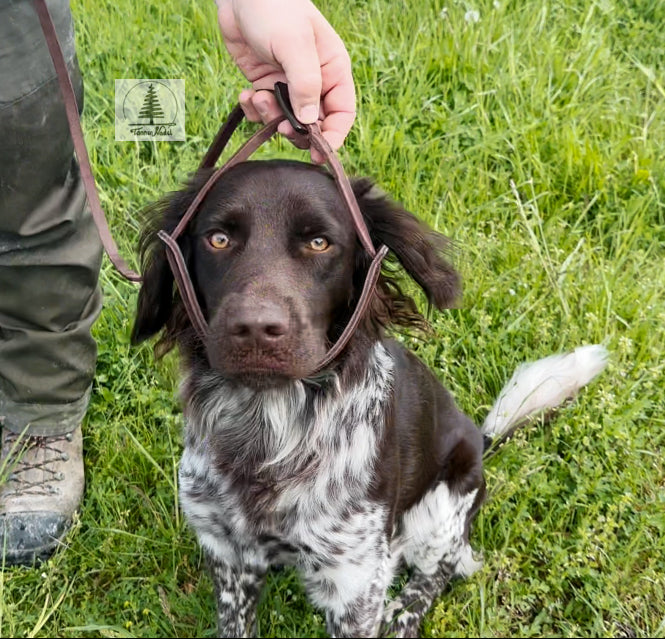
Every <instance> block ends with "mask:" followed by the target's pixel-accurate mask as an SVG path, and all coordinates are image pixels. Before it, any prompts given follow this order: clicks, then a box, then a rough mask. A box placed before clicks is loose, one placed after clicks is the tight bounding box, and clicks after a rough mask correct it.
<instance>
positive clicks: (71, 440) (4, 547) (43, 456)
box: [0, 426, 84, 566]
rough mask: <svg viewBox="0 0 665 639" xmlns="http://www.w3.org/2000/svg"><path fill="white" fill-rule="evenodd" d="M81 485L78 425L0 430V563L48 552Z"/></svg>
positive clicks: (25, 561)
mask: <svg viewBox="0 0 665 639" xmlns="http://www.w3.org/2000/svg"><path fill="white" fill-rule="evenodd" d="M83 484H84V479H83V438H82V435H81V427H80V426H79V427H78V428H77V429H76V430H74V431H72V432H71V433H67V434H66V435H56V436H53V437H31V436H29V435H25V434H23V435H17V434H15V433H12V432H11V431H9V430H8V429H6V428H5V429H3V433H2V454H1V456H0V562H2V560H3V556H4V562H5V564H31V563H33V562H34V560H35V559H45V558H46V557H48V556H49V555H51V554H52V553H53V551H54V550H55V549H56V547H57V546H58V545H59V544H60V540H61V539H62V538H63V537H64V535H65V533H66V532H67V531H68V530H69V528H70V526H71V520H72V515H73V514H74V512H75V511H76V509H77V508H78V505H79V503H80V501H81V497H82V496H83ZM1 565H2V564H1V563H0V566H1Z"/></svg>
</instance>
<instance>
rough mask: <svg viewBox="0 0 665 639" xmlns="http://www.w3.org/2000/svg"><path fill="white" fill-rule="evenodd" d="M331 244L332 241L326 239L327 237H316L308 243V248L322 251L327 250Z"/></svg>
mask: <svg viewBox="0 0 665 639" xmlns="http://www.w3.org/2000/svg"><path fill="white" fill-rule="evenodd" d="M329 246H330V243H329V242H328V240H326V238H325V237H315V238H314V239H313V240H310V241H309V242H308V243H307V248H308V249H310V250H312V251H317V252H318V253H320V252H321V251H325V250H326V249H327V248H328V247H329Z"/></svg>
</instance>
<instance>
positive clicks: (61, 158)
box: [0, 0, 101, 435]
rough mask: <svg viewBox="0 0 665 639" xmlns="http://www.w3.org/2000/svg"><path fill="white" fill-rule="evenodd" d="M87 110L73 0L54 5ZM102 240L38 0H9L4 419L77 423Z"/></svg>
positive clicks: (3, 93)
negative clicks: (88, 199) (89, 206)
mask: <svg viewBox="0 0 665 639" xmlns="http://www.w3.org/2000/svg"><path fill="white" fill-rule="evenodd" d="M47 4H48V7H49V10H50V12H51V15H52V17H53V19H54V22H55V25H56V31H57V33H58V36H59V40H60V43H61V46H62V48H63V51H64V54H65V59H66V60H67V61H68V63H69V68H70V73H71V77H72V82H73V84H74V87H75V90H76V93H77V99H78V101H79V107H80V108H82V104H83V84H82V81H81V75H80V72H79V70H78V63H77V61H76V55H75V46H74V31H73V25H72V17H71V13H70V9H69V2H68V0H49V2H48V3H47ZM100 265H101V243H100V241H99V237H98V234H97V231H96V228H95V226H94V224H93V222H92V218H91V216H90V213H89V210H88V209H87V207H86V199H85V193H84V190H83V186H82V183H81V180H80V176H79V169H78V164H77V163H76V161H75V159H74V155H73V146H72V141H71V136H70V134H69V129H68V127H67V120H66V117H65V109H64V105H63V102H62V98H61V95H60V91H59V88H58V83H57V80H56V78H55V70H54V68H53V63H52V62H51V58H50V56H49V54H48V50H47V48H46V43H45V41H44V36H43V34H42V31H41V27H40V25H39V20H38V18H37V15H36V13H35V10H34V8H33V5H32V2H31V1H30V0H1V1H0V423H2V425H3V427H4V428H9V429H10V430H12V431H14V432H21V431H23V430H24V429H25V428H26V427H27V428H28V432H29V433H30V434H32V435H56V434H63V433H66V432H69V431H70V430H73V429H74V428H76V427H77V426H78V425H79V424H80V423H81V420H82V419H83V416H84V414H85V410H86V407H87V404H88V399H89V395H90V388H91V384H92V378H93V375H94V369H95V360H96V357H97V349H96V345H95V342H94V340H93V339H92V337H91V334H90V328H91V325H92V323H93V322H94V321H95V319H96V318H97V316H98V314H99V311H100V308H101V293H100V290H99V285H98V276H99V269H100Z"/></svg>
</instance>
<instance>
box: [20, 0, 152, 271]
mask: <svg viewBox="0 0 665 639" xmlns="http://www.w3.org/2000/svg"><path fill="white" fill-rule="evenodd" d="M33 4H34V6H35V10H36V11H37V15H38V16H39V23H40V24H41V27H42V31H43V32H44V37H45V38H46V45H47V46H48V50H49V53H50V54H51V59H52V60H53V66H54V67H55V71H56V74H57V76H58V84H59V85H60V91H61V92H62V97H63V100H64V103H65V111H66V114H67V122H68V123H69V130H70V132H71V135H72V141H73V142H74V150H75V151H76V157H77V158H78V161H79V167H80V169H81V180H82V181H83V186H84V188H85V193H86V195H87V196H88V204H89V206H90V211H91V213H92V218H93V220H94V222H95V226H97V231H98V232H99V237H100V239H101V241H102V245H103V246H104V250H105V251H106V254H107V255H108V256H109V259H110V260H111V262H112V264H113V266H115V267H116V269H118V271H119V272H120V273H121V274H122V275H123V276H124V277H125V278H126V279H128V280H130V281H131V282H140V281H141V276H140V275H139V274H138V273H136V272H135V271H133V270H132V269H131V268H129V266H128V265H127V263H126V262H125V260H123V259H122V257H120V253H119V252H118V247H117V246H116V244H115V242H114V241H113V236H112V235H111V231H110V230H109V227H108V224H107V222H106V217H105V215H104V210H103V209H102V204H101V202H100V201H99V195H98V194H97V186H96V184H95V177H94V175H93V174H92V168H91V166H90V158H89V157H88V151H87V149H86V146H85V139H84V137H83V130H82V129H81V120H80V119H79V109H78V105H77V104H76V95H75V94H74V88H73V87H72V82H71V80H70V78H69V73H68V72H67V63H66V62H65V57H64V56H63V55H62V49H61V48H60V43H59V42H58V36H57V34H56V32H55V27H54V26H53V20H52V19H51V14H50V13H49V11H48V8H47V6H46V2H45V0H33Z"/></svg>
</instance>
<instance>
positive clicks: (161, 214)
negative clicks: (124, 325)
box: [132, 170, 211, 352]
mask: <svg viewBox="0 0 665 639" xmlns="http://www.w3.org/2000/svg"><path fill="white" fill-rule="evenodd" d="M210 172H211V170H205V171H199V172H198V173H196V174H195V175H194V176H193V177H192V178H191V179H190V180H189V181H188V183H187V184H186V186H185V187H184V188H183V189H182V190H180V191H176V192H174V193H171V194H169V195H167V196H166V197H164V198H163V199H161V200H160V201H158V202H156V203H154V204H152V205H150V206H148V207H147V208H146V209H145V210H144V212H143V213H144V214H143V217H145V218H146V219H147V220H148V224H147V226H146V228H145V230H144V231H143V233H142V234H141V239H140V242H139V250H140V254H141V264H142V272H143V279H142V283H141V289H140V291H139V297H138V302H137V306H136V317H135V319H134V327H133V329H132V343H133V344H140V343H141V342H143V341H144V340H146V339H149V338H150V337H152V336H153V335H156V334H157V333H159V331H160V330H162V328H164V327H165V326H166V327H167V332H168V331H169V326H170V325H171V324H172V323H173V321H172V320H173V318H174V317H175V316H178V317H180V316H182V315H183V314H182V313H178V312H177V311H178V309H177V308H176V307H177V306H180V305H181V304H180V302H179V296H178V293H177V290H176V289H175V287H174V279H173V274H172V272H171V268H170V266H169V263H168V260H167V257H166V249H165V246H164V243H163V242H162V241H161V240H160V239H159V237H158V236H157V233H158V232H159V231H160V230H164V231H166V232H167V233H169V234H170V233H172V232H173V230H174V229H175V227H176V226H177V224H178V222H179V221H180V219H181V218H182V216H183V215H184V213H185V212H186V211H187V209H188V208H189V205H190V204H191V202H192V201H193V200H194V198H195V197H196V194H197V193H198V192H199V190H200V189H201V187H202V186H203V184H204V183H205V182H206V180H207V179H208V177H209V176H210ZM178 244H179V246H180V250H181V251H182V252H183V256H184V258H185V261H186V262H187V256H188V253H189V251H188V238H187V236H186V233H185V234H183V236H181V238H179V239H178ZM175 328H176V327H174V330H175ZM172 337H173V336H170V337H169V336H167V335H165V336H164V339H163V340H162V341H164V342H165V343H167V344H168V346H167V348H162V349H160V350H161V352H166V350H168V348H170V346H172V345H173V344H172V341H173V340H172V339H171V338H172Z"/></svg>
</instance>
